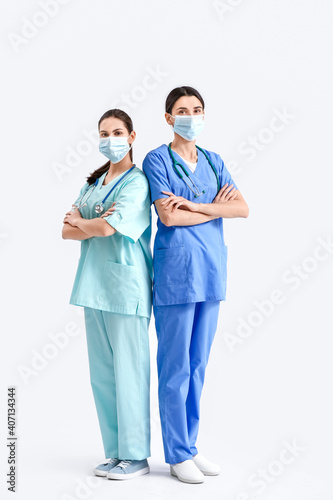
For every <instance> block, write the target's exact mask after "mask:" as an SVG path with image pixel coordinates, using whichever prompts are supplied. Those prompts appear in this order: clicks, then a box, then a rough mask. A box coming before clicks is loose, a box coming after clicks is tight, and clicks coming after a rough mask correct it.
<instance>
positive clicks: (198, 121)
mask: <svg viewBox="0 0 333 500" xmlns="http://www.w3.org/2000/svg"><path fill="white" fill-rule="evenodd" d="M169 114H170V113H169ZM170 116H172V118H174V119H175V123H174V125H173V126H172V125H171V127H172V130H173V131H174V132H175V133H176V134H178V135H180V136H181V137H183V139H186V140H187V141H194V139H196V138H197V137H198V135H199V134H200V132H202V130H203V128H204V126H205V122H204V116H205V115H204V114H202V115H176V116H173V115H171V114H170Z"/></svg>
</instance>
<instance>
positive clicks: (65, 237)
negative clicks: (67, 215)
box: [61, 226, 68, 240]
mask: <svg viewBox="0 0 333 500" xmlns="http://www.w3.org/2000/svg"><path fill="white" fill-rule="evenodd" d="M61 236H62V239H63V240H68V235H67V231H66V226H64V227H63V228H62V233H61Z"/></svg>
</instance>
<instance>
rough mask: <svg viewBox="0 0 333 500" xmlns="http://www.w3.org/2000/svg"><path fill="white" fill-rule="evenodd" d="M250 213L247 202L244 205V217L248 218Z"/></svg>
mask: <svg viewBox="0 0 333 500" xmlns="http://www.w3.org/2000/svg"><path fill="white" fill-rule="evenodd" d="M249 213H250V210H249V207H248V206H247V204H246V203H245V205H244V207H243V217H244V219H247V218H248V216H249Z"/></svg>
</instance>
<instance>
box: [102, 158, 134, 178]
mask: <svg viewBox="0 0 333 500" xmlns="http://www.w3.org/2000/svg"><path fill="white" fill-rule="evenodd" d="M131 167H133V162H132V161H131V159H130V157H129V154H127V155H126V156H125V158H123V159H122V160H121V161H119V162H118V163H112V162H110V167H109V170H108V173H107V174H106V177H107V178H108V179H109V178H110V177H111V178H112V177H116V176H117V175H120V174H121V173H122V172H126V170H128V169H129V168H131Z"/></svg>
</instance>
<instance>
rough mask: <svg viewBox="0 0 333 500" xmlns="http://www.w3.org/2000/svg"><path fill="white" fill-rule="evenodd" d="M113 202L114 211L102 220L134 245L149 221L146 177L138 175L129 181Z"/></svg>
mask: <svg viewBox="0 0 333 500" xmlns="http://www.w3.org/2000/svg"><path fill="white" fill-rule="evenodd" d="M115 202H116V204H115V211H114V212H113V213H112V214H111V215H109V216H108V217H104V220H106V221H107V222H108V223H109V224H110V226H112V227H114V229H115V230H116V231H117V232H119V233H121V234H122V235H123V236H124V237H125V238H127V239H128V240H129V241H130V242H131V243H136V242H137V240H138V239H139V238H140V236H141V235H142V233H143V232H144V231H145V230H146V229H147V227H148V226H149V225H150V221H151V214H150V194H149V184H148V181H147V179H146V177H144V176H143V175H140V176H137V177H134V178H133V179H131V180H130V181H129V182H128V183H127V184H126V185H125V186H124V187H123V188H122V189H121V191H120V193H119V196H118V197H117V198H116V200H115Z"/></svg>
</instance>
